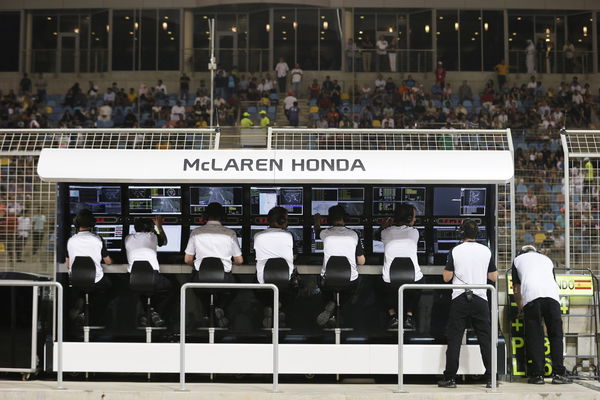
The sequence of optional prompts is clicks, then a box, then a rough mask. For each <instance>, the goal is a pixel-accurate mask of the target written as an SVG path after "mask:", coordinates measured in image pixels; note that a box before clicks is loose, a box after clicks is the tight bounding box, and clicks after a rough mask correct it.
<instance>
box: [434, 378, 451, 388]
mask: <svg viewBox="0 0 600 400" xmlns="http://www.w3.org/2000/svg"><path fill="white" fill-rule="evenodd" d="M437 384H438V387H441V388H452V389H454V388H456V381H455V380H454V379H445V378H444V379H442V380H441V381H438V383H437Z"/></svg>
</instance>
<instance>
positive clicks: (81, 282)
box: [71, 256, 96, 330]
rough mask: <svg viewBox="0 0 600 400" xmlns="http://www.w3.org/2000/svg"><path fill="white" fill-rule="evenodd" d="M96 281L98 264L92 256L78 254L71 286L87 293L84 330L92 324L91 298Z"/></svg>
mask: <svg viewBox="0 0 600 400" xmlns="http://www.w3.org/2000/svg"><path fill="white" fill-rule="evenodd" d="M95 281H96V264H95V263H94V260H93V259H92V258H91V257H84V256H77V257H75V259H74V260H73V265H71V286H73V287H74V288H77V289H81V290H82V291H83V293H84V294H85V301H84V310H83V326H84V330H85V328H86V327H89V326H90V298H89V294H90V292H92V291H93V289H94V284H95Z"/></svg>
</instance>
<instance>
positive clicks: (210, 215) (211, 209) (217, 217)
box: [204, 202, 225, 221]
mask: <svg viewBox="0 0 600 400" xmlns="http://www.w3.org/2000/svg"><path fill="white" fill-rule="evenodd" d="M204 215H205V216H206V219H208V220H213V221H223V220H224V219H225V209H224V208H223V206H222V205H221V204H220V203H216V202H215V203H210V204H209V205H207V206H206V211H205V212H204Z"/></svg>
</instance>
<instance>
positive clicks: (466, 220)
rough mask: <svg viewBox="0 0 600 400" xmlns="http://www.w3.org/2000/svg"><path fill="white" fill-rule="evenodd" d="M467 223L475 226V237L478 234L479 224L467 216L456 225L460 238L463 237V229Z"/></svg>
mask: <svg viewBox="0 0 600 400" xmlns="http://www.w3.org/2000/svg"><path fill="white" fill-rule="evenodd" d="M469 225H472V226H475V230H476V231H475V238H477V237H478V236H479V224H478V223H477V222H476V221H475V220H473V219H470V218H467V219H465V220H463V222H462V224H460V226H459V227H458V232H459V233H460V237H461V239H465V231H466V230H467V227H468V226H469Z"/></svg>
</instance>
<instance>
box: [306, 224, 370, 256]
mask: <svg viewBox="0 0 600 400" xmlns="http://www.w3.org/2000/svg"><path fill="white" fill-rule="evenodd" d="M327 228H331V226H325V225H324V226H321V230H324V229H327ZM346 228H349V229H352V230H354V231H357V232H358V236H359V238H360V239H361V240H362V239H364V237H365V227H364V226H358V225H352V226H351V225H346ZM310 250H311V252H312V253H323V241H322V240H321V239H320V238H319V236H318V235H315V232H314V230H313V232H312V243H311V245H310Z"/></svg>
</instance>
